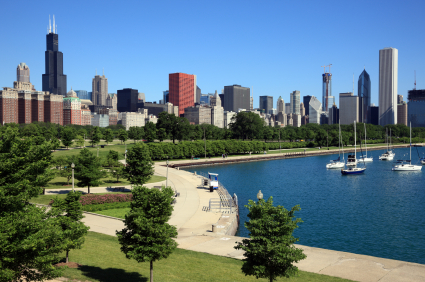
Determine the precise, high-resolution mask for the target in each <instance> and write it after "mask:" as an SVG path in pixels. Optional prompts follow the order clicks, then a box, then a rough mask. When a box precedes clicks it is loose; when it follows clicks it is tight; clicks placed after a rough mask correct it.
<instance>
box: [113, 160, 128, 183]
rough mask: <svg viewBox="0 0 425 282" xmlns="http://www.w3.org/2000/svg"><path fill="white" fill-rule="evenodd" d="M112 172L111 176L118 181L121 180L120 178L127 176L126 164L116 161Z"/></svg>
mask: <svg viewBox="0 0 425 282" xmlns="http://www.w3.org/2000/svg"><path fill="white" fill-rule="evenodd" d="M110 172H111V176H112V177H114V178H116V179H117V183H119V182H120V178H122V177H126V176H127V172H126V170H125V166H124V165H123V164H122V163H120V162H115V164H113V166H112V167H111V170H110Z"/></svg>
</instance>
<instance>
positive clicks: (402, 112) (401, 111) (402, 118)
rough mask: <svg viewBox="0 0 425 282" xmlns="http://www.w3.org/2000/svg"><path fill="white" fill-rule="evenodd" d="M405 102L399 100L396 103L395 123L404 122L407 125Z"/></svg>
mask: <svg viewBox="0 0 425 282" xmlns="http://www.w3.org/2000/svg"><path fill="white" fill-rule="evenodd" d="M407 108H408V106H407V103H405V102H401V104H399V105H397V124H404V125H405V126H407V111H408V110H407Z"/></svg>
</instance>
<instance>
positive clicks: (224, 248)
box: [46, 155, 425, 281]
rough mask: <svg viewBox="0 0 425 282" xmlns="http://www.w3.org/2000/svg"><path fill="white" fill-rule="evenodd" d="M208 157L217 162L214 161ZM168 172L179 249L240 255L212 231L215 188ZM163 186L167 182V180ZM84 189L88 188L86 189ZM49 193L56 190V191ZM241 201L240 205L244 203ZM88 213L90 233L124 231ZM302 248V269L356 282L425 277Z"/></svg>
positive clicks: (161, 165)
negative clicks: (209, 208)
mask: <svg viewBox="0 0 425 282" xmlns="http://www.w3.org/2000/svg"><path fill="white" fill-rule="evenodd" d="M258 156H259V155H257V157H258ZM255 157H256V156H255V155H252V156H238V157H229V158H228V159H232V158H235V159H234V160H237V159H241V160H242V159H244V160H247V159H249V158H255ZM208 160H212V161H213V160H214V159H208ZM188 162H197V160H193V161H192V160H183V161H172V162H170V164H177V163H188ZM166 173H167V172H166V164H165V162H156V163H155V174H158V175H162V176H166ZM168 176H169V178H168V185H169V186H172V187H173V189H175V190H176V191H177V192H179V193H180V196H179V197H177V202H176V204H175V207H174V212H173V214H172V216H171V219H170V221H169V223H170V224H173V225H175V226H177V229H178V233H179V234H178V238H177V242H178V243H179V247H180V248H183V249H187V250H193V251H198V252H205V253H210V254H214V255H220V256H227V257H232V258H236V259H242V258H243V252H242V251H240V250H235V249H234V248H233V247H234V246H235V245H236V243H235V242H236V241H241V240H242V238H240V237H236V236H229V235H225V234H224V233H223V232H219V233H213V232H212V225H213V224H217V222H218V221H219V220H220V217H221V214H220V213H213V212H208V211H206V209H205V207H207V206H208V203H209V199H210V198H218V195H217V192H213V193H211V192H209V190H207V189H206V187H202V186H201V181H200V178H199V177H198V176H196V175H194V174H193V173H190V172H186V171H183V170H178V169H172V168H169V171H168ZM161 184H165V181H163V182H162V183H161ZM157 185H160V184H158V183H154V184H148V185H146V186H148V187H152V186H157ZM127 188H130V187H127ZM227 188H228V189H229V190H230V192H231V187H227ZM91 189H95V190H92V191H93V192H98V191H97V190H99V192H100V191H103V190H101V189H104V191H105V192H106V191H107V190H106V188H91ZM82 190H83V191H86V190H87V189H82ZM48 191H49V192H54V190H53V189H49V190H48ZM46 192H47V190H46ZM56 192H58V191H56ZM253 197H255V195H253ZM239 204H240V205H241V206H242V205H244V204H245V203H239ZM85 216H86V217H85V218H84V222H85V223H86V224H87V225H88V226H90V231H94V232H99V233H104V234H108V235H113V236H114V235H115V230H121V229H122V228H123V227H124V224H123V222H122V220H119V219H114V218H110V217H104V216H98V215H94V214H85ZM240 224H243V222H241V223H240ZM298 247H300V248H302V249H304V251H305V254H306V255H307V259H305V260H303V261H301V262H300V263H299V264H298V267H299V269H300V270H303V271H308V272H314V273H319V274H326V275H330V276H337V277H341V278H346V279H351V280H354V281H425V265H421V264H416V263H409V262H403V261H396V260H390V259H383V258H377V257H371V256H365V255H357V254H352V253H346V252H339V251H331V250H325V249H320V248H313V247H307V246H300V245H298Z"/></svg>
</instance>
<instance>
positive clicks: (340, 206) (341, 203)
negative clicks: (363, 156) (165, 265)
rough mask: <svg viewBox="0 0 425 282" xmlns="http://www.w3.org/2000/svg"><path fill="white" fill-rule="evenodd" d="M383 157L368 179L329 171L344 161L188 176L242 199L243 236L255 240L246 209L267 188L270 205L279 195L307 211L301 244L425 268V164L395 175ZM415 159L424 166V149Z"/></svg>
mask: <svg viewBox="0 0 425 282" xmlns="http://www.w3.org/2000/svg"><path fill="white" fill-rule="evenodd" d="M383 152H384V151H383V150H381V151H372V152H369V154H368V155H372V156H373V158H374V161H373V162H372V163H366V167H367V169H366V171H365V173H364V174H363V175H348V176H342V175H341V172H340V170H338V169H336V170H327V169H326V167H325V165H326V163H327V162H328V161H329V160H331V159H335V158H337V155H327V156H317V157H308V158H294V159H286V160H273V161H261V162H250V163H239V164H229V165H217V166H206V167H193V168H190V169H187V170H188V171H191V172H193V171H198V172H199V171H202V172H205V173H208V172H214V173H218V174H219V181H220V182H221V183H222V184H223V185H224V186H225V187H226V188H227V190H228V191H229V193H230V194H231V195H233V193H236V194H237V195H238V199H239V207H240V227H239V230H238V234H237V235H238V236H243V237H249V233H248V230H247V229H246V228H245V227H244V225H243V223H244V222H245V221H247V220H248V218H247V213H248V209H247V208H246V207H244V205H246V204H247V203H248V200H249V199H252V200H256V195H257V193H258V190H261V191H262V193H263V194H264V199H267V198H268V197H269V196H273V201H274V204H275V205H282V206H284V207H285V208H286V209H288V210H289V209H291V208H292V207H293V206H295V205H300V206H301V211H300V212H298V213H296V216H297V217H300V218H301V219H302V220H303V221H304V222H303V223H301V224H300V225H299V226H300V227H299V228H298V229H297V230H296V231H295V233H294V235H295V236H296V237H299V238H300V241H299V242H298V243H299V244H302V245H306V246H311V247H319V248H325V249H331V250H337V251H345V252H351V253H357V254H364V255H371V256H376V257H383V258H390V259H396V260H402V261H410V262H416V263H421V264H425V185H424V183H425V182H424V181H425V166H424V168H423V169H422V171H420V172H395V171H391V168H392V166H393V164H394V163H393V162H388V161H379V160H378V156H379V155H380V154H382V153H383ZM408 152H409V149H408V148H403V149H396V150H395V153H396V157H395V158H394V159H401V158H403V155H404V159H406V158H408V155H407V153H408ZM423 152H425V149H423V148H419V153H420V155H423ZM412 153H413V161H412V163H416V162H417V160H418V153H417V151H416V148H412ZM359 155H360V154H358V156H359ZM345 157H347V155H345Z"/></svg>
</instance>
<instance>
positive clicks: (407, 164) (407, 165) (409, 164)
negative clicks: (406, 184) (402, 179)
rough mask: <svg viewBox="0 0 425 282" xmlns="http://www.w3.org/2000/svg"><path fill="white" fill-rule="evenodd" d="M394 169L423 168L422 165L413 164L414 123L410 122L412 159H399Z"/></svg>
mask: <svg viewBox="0 0 425 282" xmlns="http://www.w3.org/2000/svg"><path fill="white" fill-rule="evenodd" d="M392 170H393V171H419V170H422V166H421V165H412V123H410V160H405V161H403V160H398V161H397V165H395V166H394V167H393V169H392Z"/></svg>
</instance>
